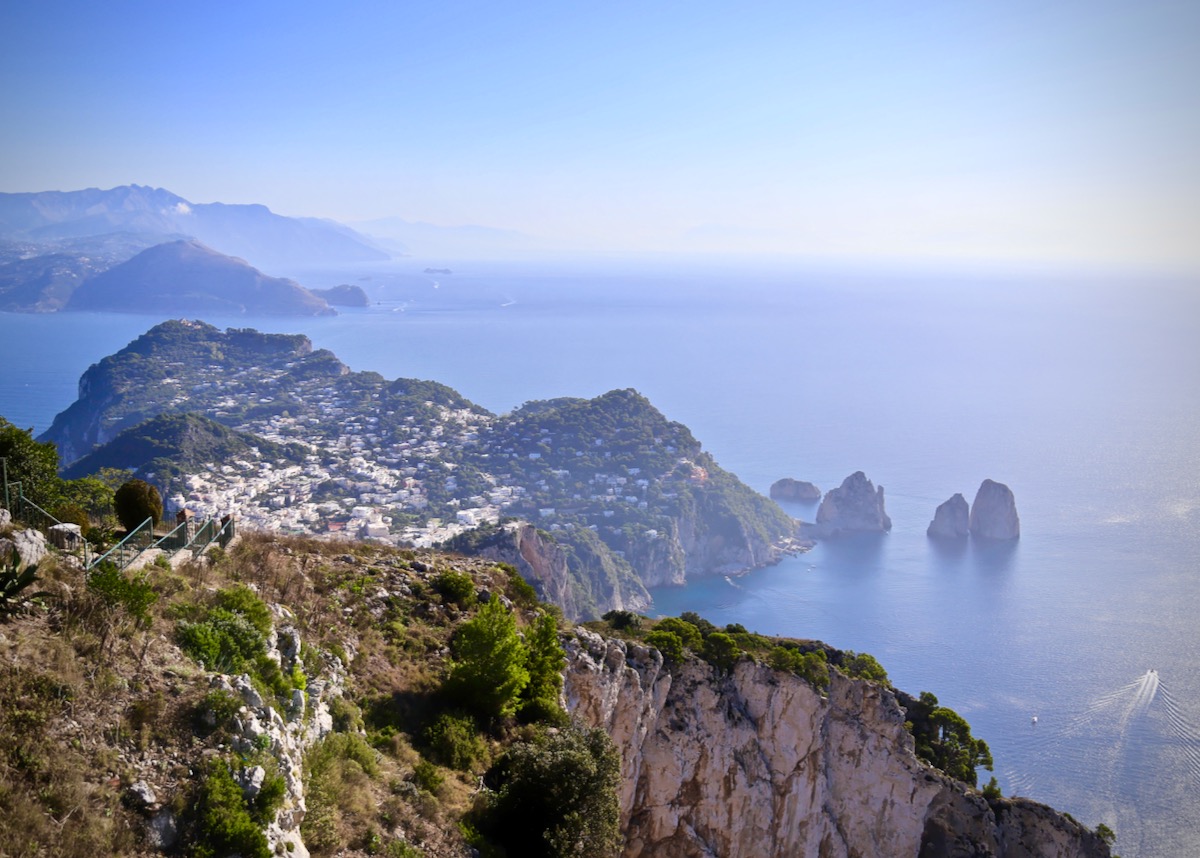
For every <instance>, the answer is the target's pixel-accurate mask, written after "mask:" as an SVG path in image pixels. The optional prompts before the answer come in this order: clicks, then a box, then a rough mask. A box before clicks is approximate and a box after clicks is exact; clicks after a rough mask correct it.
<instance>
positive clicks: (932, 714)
mask: <svg viewBox="0 0 1200 858" xmlns="http://www.w3.org/2000/svg"><path fill="white" fill-rule="evenodd" d="M897 696H898V697H899V698H900V703H901V705H902V706H904V708H905V710H906V711H907V712H908V721H907V722H906V723H905V726H906V727H908V729H909V732H910V733H912V734H913V738H914V739H915V740H916V749H917V756H919V757H920V758H921V759H923V760H925V761H926V762H927V763H929V764H930V765H933V766H936V767H937V768H939V769H941V770H942V771H943V772H945V773H946V774H948V775H950V777H952V778H956V779H958V780H960V781H963V782H964V783H968V784H970V785H971V786H975V785H976V783H977V776H976V771H975V770H976V768H978V767H980V766H982V767H983V768H985V769H987V770H988V771H991V770H992V753H991V751H990V750H989V749H988V746H987V742H985V741H983V739H976V738H974V737H973V736H972V735H971V725H969V724H968V723H967V721H966V719H965V718H963V717H962V716H961V715H959V714H958V713H957V712H955V711H954V710H953V709H948V708H946V707H944V706H939V705H938V699H937V697H935V696H934V695H933V694H931V693H930V692H928V691H922V692H921V696H920V697H918V698H916V699H914V698H912V697H910V696H909V695H907V694H904V693H902V692H897Z"/></svg>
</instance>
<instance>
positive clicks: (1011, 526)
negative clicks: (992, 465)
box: [970, 480, 1021, 539]
mask: <svg viewBox="0 0 1200 858" xmlns="http://www.w3.org/2000/svg"><path fill="white" fill-rule="evenodd" d="M970 522H971V525H970V529H971V536H973V537H976V538H979V539H1016V538H1017V537H1018V536H1020V535H1021V520H1020V518H1018V517H1017V504H1016V501H1015V500H1014V499H1013V493H1012V490H1011V489H1009V487H1008V486H1006V485H1004V483H997V482H994V481H992V480H984V481H983V482H982V483H981V484H980V486H979V491H978V492H976V493H975V503H973V504H971V518H970Z"/></svg>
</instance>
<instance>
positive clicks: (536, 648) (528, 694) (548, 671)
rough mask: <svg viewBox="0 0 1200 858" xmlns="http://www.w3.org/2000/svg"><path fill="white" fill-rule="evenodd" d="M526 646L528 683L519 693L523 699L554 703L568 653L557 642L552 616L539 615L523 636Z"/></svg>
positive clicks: (555, 624) (556, 628) (556, 624)
mask: <svg viewBox="0 0 1200 858" xmlns="http://www.w3.org/2000/svg"><path fill="white" fill-rule="evenodd" d="M525 647H526V649H527V650H528V653H529V655H528V658H527V659H526V662H525V668H526V670H528V671H529V683H528V684H527V685H526V686H525V688H524V690H523V691H522V692H521V697H522V699H524V700H528V701H534V700H542V701H553V702H555V703H557V701H558V692H559V691H561V690H562V684H563V678H562V668H563V661H564V660H565V659H566V657H567V654H566V653H565V652H564V651H563V648H562V644H561V643H559V642H558V623H557V622H555V621H554V617H553V616H552V615H550V614H539V615H538V618H537V619H536V620H534V621H533V626H532V627H531V628H530V629H529V632H528V633H527V634H526V635H525Z"/></svg>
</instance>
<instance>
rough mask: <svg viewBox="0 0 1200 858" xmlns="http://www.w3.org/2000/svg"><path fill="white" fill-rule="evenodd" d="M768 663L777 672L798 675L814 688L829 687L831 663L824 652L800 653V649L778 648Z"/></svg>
mask: <svg viewBox="0 0 1200 858" xmlns="http://www.w3.org/2000/svg"><path fill="white" fill-rule="evenodd" d="M767 663H768V664H769V665H771V667H773V668H775V669H776V670H786V671H788V672H790V673H794V674H796V675H797V676H799V677H801V678H802V679H804V680H805V681H806V682H807V683H808V684H809V685H811V686H813V687H814V688H828V687H829V662H828V660H827V657H826V655H825V651H824V650H821V649H818V650H813V651H812V652H800V650H798V649H793V648H789V647H783V646H777V647H775V648H774V649H772V650H771V652H770V654H769V655H768V656H767Z"/></svg>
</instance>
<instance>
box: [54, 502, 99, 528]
mask: <svg viewBox="0 0 1200 858" xmlns="http://www.w3.org/2000/svg"><path fill="white" fill-rule="evenodd" d="M54 517H55V518H57V519H58V520H59V521H61V522H62V523H63V524H77V525H79V530H80V532H81V533H82V532H83V531H85V530H87V529H88V528H89V527H91V525H92V523H91V521H90V520H89V519H88V514H87V510H85V509H84V508H83V507H81V506H80V505H79V504H77V503H62V504H59V505H58V506H56V507H55V508H54Z"/></svg>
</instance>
